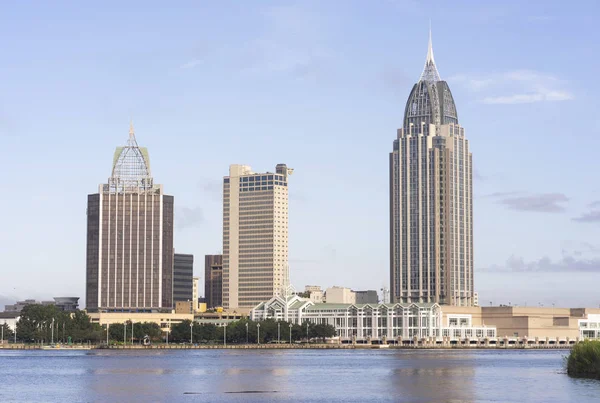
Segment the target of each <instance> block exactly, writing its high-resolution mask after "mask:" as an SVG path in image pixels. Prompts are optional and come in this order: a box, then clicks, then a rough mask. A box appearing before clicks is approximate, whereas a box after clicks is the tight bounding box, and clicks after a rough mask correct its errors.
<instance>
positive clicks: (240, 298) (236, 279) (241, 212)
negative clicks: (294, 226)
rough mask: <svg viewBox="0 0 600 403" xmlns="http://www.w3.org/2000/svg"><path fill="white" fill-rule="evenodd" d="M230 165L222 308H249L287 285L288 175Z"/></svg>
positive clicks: (289, 171) (225, 194)
mask: <svg viewBox="0 0 600 403" xmlns="http://www.w3.org/2000/svg"><path fill="white" fill-rule="evenodd" d="M292 172H293V170H292V169H290V168H288V167H287V166H286V165H285V164H278V165H277V167H276V168H275V173H270V172H266V173H254V172H252V170H251V169H250V167H249V166H246V165H231V166H230V167H229V176H227V177H225V178H224V179H223V308H224V309H227V310H236V309H241V310H245V309H250V308H253V307H255V306H256V305H258V304H259V303H261V302H263V301H268V300H269V299H271V298H272V297H273V295H276V294H280V293H283V291H284V290H285V289H286V288H287V286H288V285H289V274H288V175H291V174H292Z"/></svg>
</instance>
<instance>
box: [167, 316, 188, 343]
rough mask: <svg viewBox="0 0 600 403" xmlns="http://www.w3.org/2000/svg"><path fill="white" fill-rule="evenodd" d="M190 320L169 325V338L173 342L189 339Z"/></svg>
mask: <svg viewBox="0 0 600 403" xmlns="http://www.w3.org/2000/svg"><path fill="white" fill-rule="evenodd" d="M191 323H192V321H191V320H187V319H186V320H184V321H183V322H181V323H178V324H176V325H173V326H172V327H171V336H170V339H171V340H173V341H175V342H186V341H187V342H189V341H190V324H191Z"/></svg>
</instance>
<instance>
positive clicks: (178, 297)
mask: <svg viewBox="0 0 600 403" xmlns="http://www.w3.org/2000/svg"><path fill="white" fill-rule="evenodd" d="M182 301H186V302H190V303H191V304H192V307H194V306H197V305H198V301H196V302H195V303H194V255H188V254H183V253H175V255H174V257H173V303H174V304H177V302H182Z"/></svg>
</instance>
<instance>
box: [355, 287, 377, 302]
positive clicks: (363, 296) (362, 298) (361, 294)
mask: <svg viewBox="0 0 600 403" xmlns="http://www.w3.org/2000/svg"><path fill="white" fill-rule="evenodd" d="M354 295H355V298H354V299H355V300H356V303H357V304H378V303H379V295H378V294H377V291H375V290H366V291H354Z"/></svg>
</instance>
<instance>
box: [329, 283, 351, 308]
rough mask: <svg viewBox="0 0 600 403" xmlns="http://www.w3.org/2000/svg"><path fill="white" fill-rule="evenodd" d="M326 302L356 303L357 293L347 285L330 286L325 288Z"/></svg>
mask: <svg viewBox="0 0 600 403" xmlns="http://www.w3.org/2000/svg"><path fill="white" fill-rule="evenodd" d="M325 302H327V303H328V304H354V303H356V293H355V292H354V291H352V290H351V289H350V288H346V287H338V286H333V287H329V288H327V289H326V290H325Z"/></svg>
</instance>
